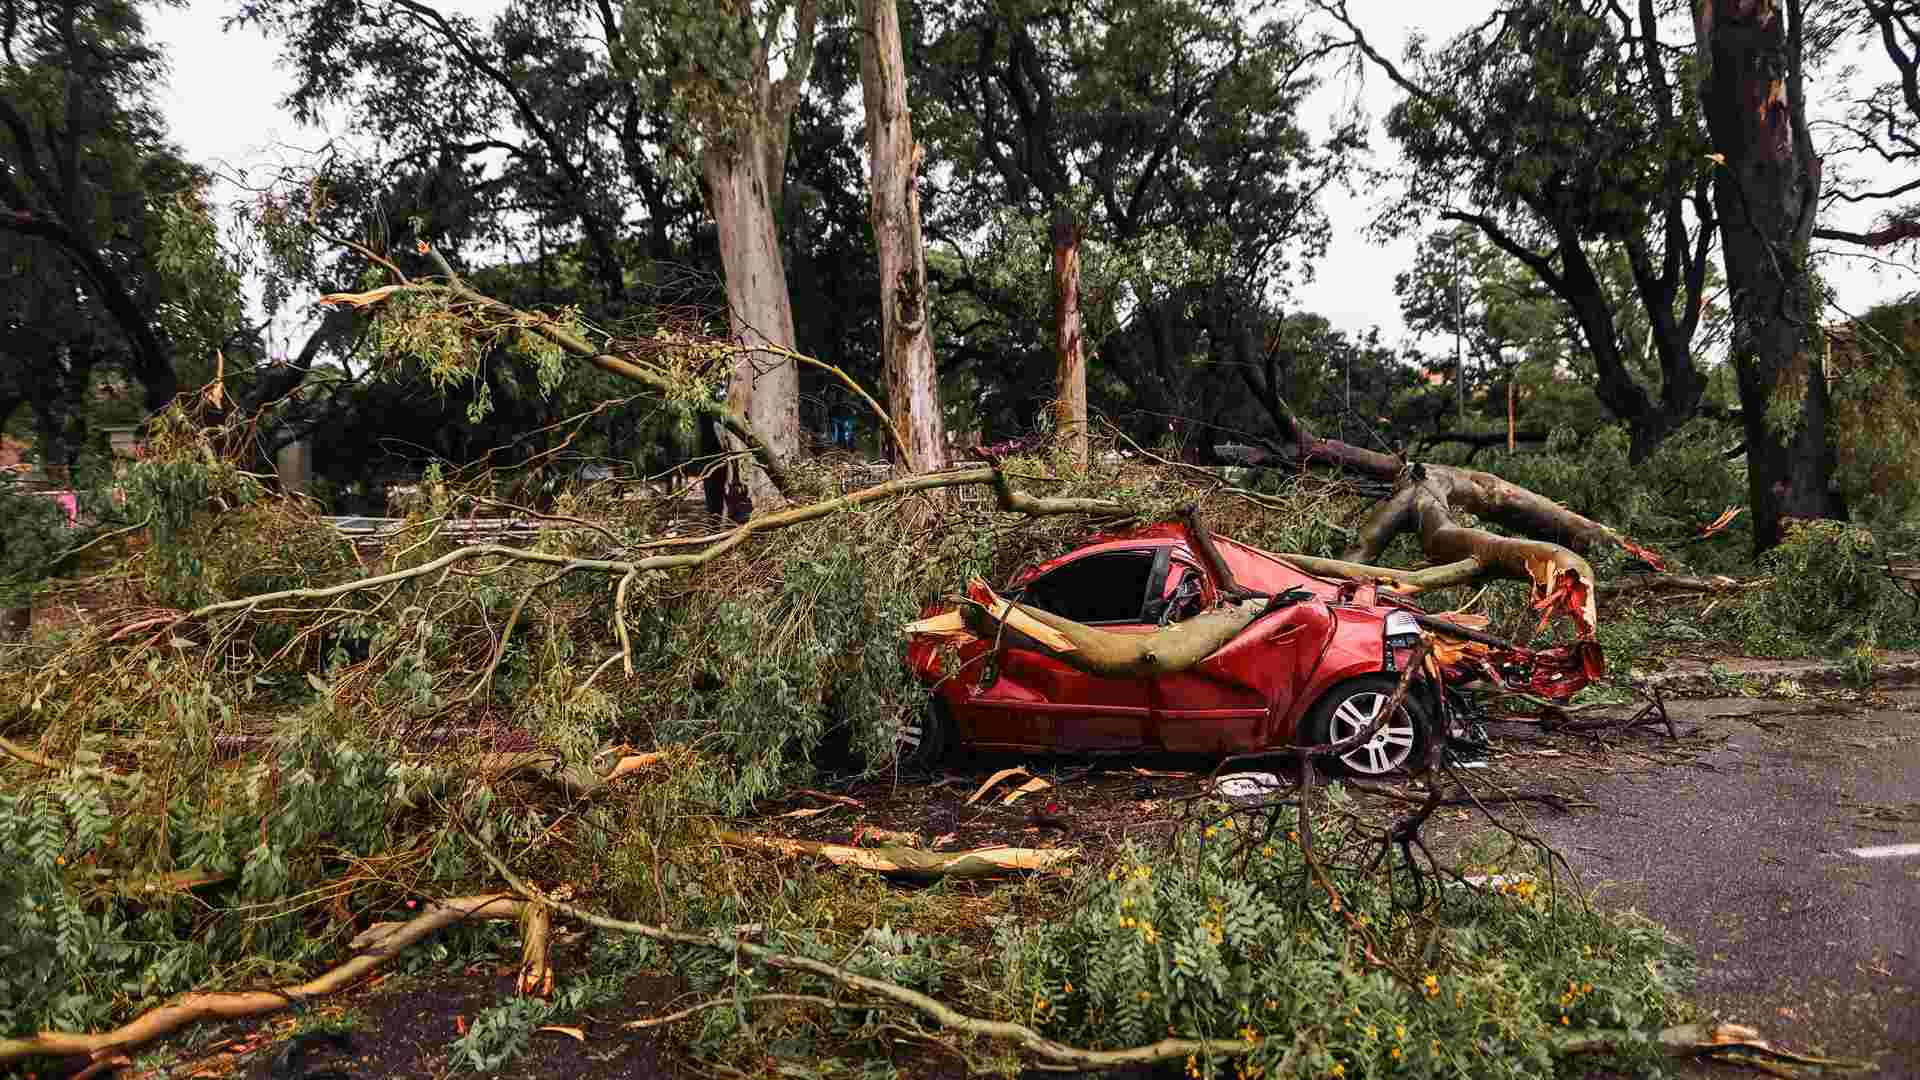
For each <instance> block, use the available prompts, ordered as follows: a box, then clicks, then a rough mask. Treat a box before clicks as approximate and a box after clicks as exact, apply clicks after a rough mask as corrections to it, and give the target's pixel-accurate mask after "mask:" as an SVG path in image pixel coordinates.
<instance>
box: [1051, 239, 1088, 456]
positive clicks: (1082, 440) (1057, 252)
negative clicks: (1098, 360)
mask: <svg viewBox="0 0 1920 1080" xmlns="http://www.w3.org/2000/svg"><path fill="white" fill-rule="evenodd" d="M1053 353H1054V360H1055V365H1056V366H1055V375H1054V387H1055V392H1056V393H1057V394H1058V395H1059V397H1058V399H1057V401H1056V402H1055V405H1054V409H1055V412H1054V417H1055V426H1056V430H1057V431H1059V433H1060V439H1061V442H1062V443H1063V444H1064V445H1065V446H1066V448H1067V451H1068V453H1070V454H1072V455H1073V460H1074V462H1075V463H1076V464H1078V465H1079V467H1080V468H1082V469H1084V468H1086V467H1087V358H1086V354H1085V352H1084V350H1083V348H1082V344H1081V340H1080V222H1079V221H1078V220H1077V219H1076V218H1075V217H1074V214H1073V211H1072V210H1070V209H1068V208H1067V207H1066V205H1064V204H1056V205H1055V207H1054V211H1053Z"/></svg>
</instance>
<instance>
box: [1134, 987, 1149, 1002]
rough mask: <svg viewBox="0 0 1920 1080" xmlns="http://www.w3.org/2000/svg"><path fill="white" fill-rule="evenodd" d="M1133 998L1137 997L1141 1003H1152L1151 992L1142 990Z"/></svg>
mask: <svg viewBox="0 0 1920 1080" xmlns="http://www.w3.org/2000/svg"><path fill="white" fill-rule="evenodd" d="M1134 997H1137V998H1139V999H1140V1000H1141V1001H1152V1000H1153V991H1151V990H1142V991H1140V992H1139V993H1138V994H1135V995H1134Z"/></svg>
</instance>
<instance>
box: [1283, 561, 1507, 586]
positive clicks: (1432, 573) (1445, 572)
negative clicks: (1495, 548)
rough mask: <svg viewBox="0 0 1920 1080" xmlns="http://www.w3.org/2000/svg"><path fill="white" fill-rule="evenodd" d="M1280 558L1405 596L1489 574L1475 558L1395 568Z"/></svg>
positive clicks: (1324, 574)
mask: <svg viewBox="0 0 1920 1080" xmlns="http://www.w3.org/2000/svg"><path fill="white" fill-rule="evenodd" d="M1280 557H1281V558H1282V559H1285V560H1286V561H1287V562H1290V563H1292V564H1293V565H1295V566H1297V567H1299V568H1300V569H1302V570H1305V571H1306V572H1307V573H1309V574H1312V575H1314V576H1316V577H1326V578H1338V579H1340V580H1341V581H1357V582H1360V583H1362V584H1366V585H1384V586H1386V587H1388V588H1390V589H1392V590H1394V591H1395V592H1398V593H1402V594H1404V595H1407V596H1414V595H1417V594H1419V593H1423V592H1429V591H1431V590H1434V589H1450V588H1453V587H1454V586H1456V585H1472V584H1474V583H1475V582H1477V581H1480V580H1482V579H1484V578H1486V577H1487V576H1488V574H1487V570H1486V567H1484V566H1482V565H1481V564H1480V560H1478V559H1459V560H1456V561H1454V562H1450V563H1447V564H1445V565H1444V566H1429V567H1425V568H1423V569H1419V570H1398V569H1395V568H1393V567H1391V566H1368V565H1366V564H1365V563H1357V562H1347V561H1346V560H1344V559H1323V558H1319V557H1317V556H1313V555H1292V554H1288V555H1282V556H1280Z"/></svg>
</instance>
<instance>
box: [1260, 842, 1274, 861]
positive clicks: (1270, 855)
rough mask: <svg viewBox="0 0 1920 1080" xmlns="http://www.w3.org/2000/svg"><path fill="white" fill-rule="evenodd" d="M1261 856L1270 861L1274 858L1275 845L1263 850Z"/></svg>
mask: <svg viewBox="0 0 1920 1080" xmlns="http://www.w3.org/2000/svg"><path fill="white" fill-rule="evenodd" d="M1260 854H1262V855H1265V856H1266V857H1267V858H1269V859H1271V858H1273V845H1272V844H1268V845H1267V846H1266V847H1263V848H1261V849H1260Z"/></svg>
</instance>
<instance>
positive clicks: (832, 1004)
mask: <svg viewBox="0 0 1920 1080" xmlns="http://www.w3.org/2000/svg"><path fill="white" fill-rule="evenodd" d="M768 1002H785V1003H787V1004H790V1005H818V1006H820V1007H821V1008H823V1009H884V1008H897V1007H898V1006H897V1005H895V1004H894V1003H892V1002H864V1001H835V1000H834V999H833V998H830V997H821V996H820V995H818V994H753V995H751V996H749V997H743V998H731V997H725V998H713V999H711V1000H708V1001H703V1002H700V1003H699V1004H698V1005H691V1006H688V1007H687V1008H684V1009H681V1010H680V1011H678V1012H670V1013H667V1014H666V1015H664V1016H650V1017H647V1018H646V1019H644V1020H629V1021H627V1022H626V1023H624V1024H621V1025H620V1026H621V1027H623V1028H626V1029H627V1030H629V1031H637V1030H640V1029H643V1028H655V1027H663V1026H665V1025H667V1024H676V1023H679V1022H680V1021H682V1020H685V1019H686V1018H687V1017H689V1016H695V1015H698V1014H699V1013H703V1012H705V1011H707V1010H708V1009H717V1008H720V1007H721V1006H723V1005H733V1006H736V1007H738V1006H741V1005H759V1004H763V1003H768Z"/></svg>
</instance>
